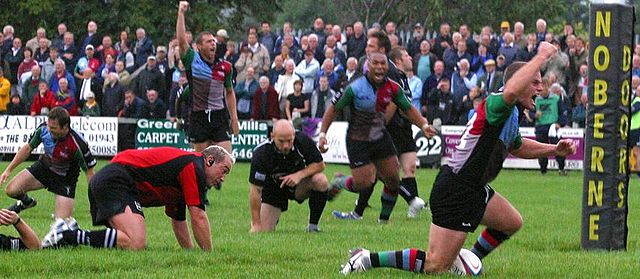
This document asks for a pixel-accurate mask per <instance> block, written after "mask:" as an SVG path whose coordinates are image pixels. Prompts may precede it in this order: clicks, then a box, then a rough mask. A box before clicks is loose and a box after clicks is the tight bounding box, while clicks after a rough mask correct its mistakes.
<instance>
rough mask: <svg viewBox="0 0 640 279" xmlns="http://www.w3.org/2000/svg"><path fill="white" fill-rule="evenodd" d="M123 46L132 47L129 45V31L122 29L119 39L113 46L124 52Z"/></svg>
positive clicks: (119, 51)
mask: <svg viewBox="0 0 640 279" xmlns="http://www.w3.org/2000/svg"><path fill="white" fill-rule="evenodd" d="M122 47H125V48H130V46H129V34H128V33H127V31H121V32H120V37H119V40H118V41H117V42H116V43H115V45H114V46H113V48H115V50H116V51H117V52H118V53H122V51H123V49H122Z"/></svg>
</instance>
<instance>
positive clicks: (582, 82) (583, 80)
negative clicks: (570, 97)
mask: <svg viewBox="0 0 640 279" xmlns="http://www.w3.org/2000/svg"><path fill="white" fill-rule="evenodd" d="M587 69H588V66H587V64H582V65H580V78H579V79H578V83H577V90H576V92H574V96H576V98H575V100H576V101H577V102H575V103H576V104H579V103H580V98H581V96H582V95H586V94H587V92H588V90H589V76H588V75H587Z"/></svg>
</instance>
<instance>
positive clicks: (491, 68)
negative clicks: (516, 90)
mask: <svg viewBox="0 0 640 279" xmlns="http://www.w3.org/2000/svg"><path fill="white" fill-rule="evenodd" d="M484 68H485V71H486V72H485V74H484V75H483V76H482V77H480V78H478V82H477V84H476V86H478V88H479V89H480V93H482V94H489V93H495V92H498V90H499V89H500V88H501V87H502V82H503V80H502V78H503V73H502V72H497V71H496V61H494V60H493V59H489V60H487V61H485V62H484Z"/></svg>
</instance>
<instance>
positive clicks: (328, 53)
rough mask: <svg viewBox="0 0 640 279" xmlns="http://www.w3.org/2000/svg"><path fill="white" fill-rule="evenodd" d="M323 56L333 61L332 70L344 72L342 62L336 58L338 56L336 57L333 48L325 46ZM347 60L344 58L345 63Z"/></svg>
mask: <svg viewBox="0 0 640 279" xmlns="http://www.w3.org/2000/svg"><path fill="white" fill-rule="evenodd" d="M331 37H333V36H331ZM324 57H325V60H327V59H329V60H331V61H332V62H333V71H334V72H336V73H339V74H344V71H345V67H344V65H343V64H342V62H341V61H340V59H338V57H336V53H335V52H334V50H333V49H332V48H327V49H325V50H324ZM346 62H347V61H346V60H345V63H346Z"/></svg>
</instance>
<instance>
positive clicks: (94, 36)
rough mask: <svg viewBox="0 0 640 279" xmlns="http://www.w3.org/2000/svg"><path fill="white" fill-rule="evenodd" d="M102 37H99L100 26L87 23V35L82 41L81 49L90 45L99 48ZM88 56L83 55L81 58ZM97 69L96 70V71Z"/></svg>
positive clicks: (91, 22) (90, 22)
mask: <svg viewBox="0 0 640 279" xmlns="http://www.w3.org/2000/svg"><path fill="white" fill-rule="evenodd" d="M100 40H102V36H100V35H98V25H97V24H96V23H95V22H94V21H89V23H87V34H86V35H85V36H84V37H82V39H81V40H80V49H85V48H86V47H87V46H88V45H92V46H94V47H95V46H99V45H100V43H101V41H100ZM85 55H87V54H86V52H85V53H81V54H80V55H79V56H80V57H84V56H85ZM95 70H96V69H94V71H95Z"/></svg>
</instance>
